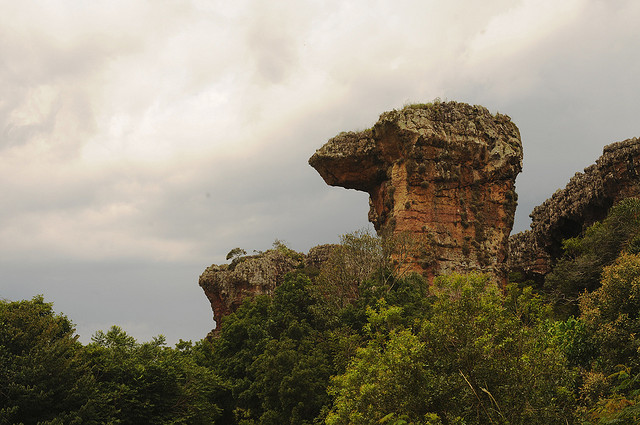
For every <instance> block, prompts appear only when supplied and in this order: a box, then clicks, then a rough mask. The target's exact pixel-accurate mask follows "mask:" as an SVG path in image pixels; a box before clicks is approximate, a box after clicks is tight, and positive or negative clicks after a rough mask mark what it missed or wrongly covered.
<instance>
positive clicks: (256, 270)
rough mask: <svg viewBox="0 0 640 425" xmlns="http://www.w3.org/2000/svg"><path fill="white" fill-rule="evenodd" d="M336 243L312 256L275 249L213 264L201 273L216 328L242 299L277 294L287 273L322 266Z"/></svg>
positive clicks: (322, 246)
mask: <svg viewBox="0 0 640 425" xmlns="http://www.w3.org/2000/svg"><path fill="white" fill-rule="evenodd" d="M335 246H336V245H319V246H316V247H314V248H311V249H310V250H309V254H308V255H304V254H300V253H296V252H293V251H291V250H288V249H287V250H278V249H272V250H268V251H266V252H264V253H261V254H258V255H251V256H246V257H243V258H238V259H236V260H234V261H233V262H232V263H231V264H223V265H216V264H213V265H212V266H210V267H207V269H206V270H205V271H204V272H203V273H202V274H201V275H200V279H199V282H198V283H199V285H200V287H201V288H202V289H203V290H204V293H205V295H206V296H207V298H208V299H209V302H210V303H211V308H212V310H213V318H214V320H215V322H216V329H218V328H219V326H220V323H221V320H222V318H223V317H224V316H227V315H228V314H231V313H233V312H235V311H236V310H237V309H238V307H240V305H241V304H242V302H243V301H244V300H245V299H247V298H252V297H254V296H256V295H273V291H274V290H275V289H276V287H277V286H278V285H279V284H280V283H282V281H283V278H284V276H285V275H286V274H287V273H289V272H291V271H293V270H294V269H296V268H299V267H315V268H319V267H320V266H321V265H322V263H323V262H325V261H326V260H327V259H328V258H329V256H330V255H331V251H332V249H333V248H334V247H335Z"/></svg>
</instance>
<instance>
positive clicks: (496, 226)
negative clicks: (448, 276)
mask: <svg viewBox="0 0 640 425" xmlns="http://www.w3.org/2000/svg"><path fill="white" fill-rule="evenodd" d="M309 164H310V165H311V166H312V167H313V168H315V169H316V170H317V171H318V173H320V175H321V176H322V178H323V179H324V180H325V182H326V183H327V184H329V185H333V186H341V187H345V188H349V189H357V190H361V191H365V192H368V193H369V196H370V211H369V220H370V221H371V222H372V223H373V224H374V226H375V228H376V230H377V231H378V232H379V233H380V234H382V235H386V236H393V237H397V238H400V239H403V240H408V239H409V240H411V241H412V248H411V250H412V252H411V253H410V255H406V253H402V255H401V254H397V255H396V261H398V263H399V264H398V267H399V268H402V269H404V270H410V271H418V272H421V273H423V274H425V275H426V276H428V277H430V278H432V277H434V276H435V275H438V274H440V273H446V272H469V271H483V272H488V273H490V274H493V275H494V276H496V277H498V279H499V280H500V281H504V280H505V279H506V272H507V268H506V256H507V245H508V237H509V233H510V232H511V228H512V226H513V218H514V213H515V208H516V199H517V197H516V193H515V190H514V183H515V178H516V176H517V175H518V173H519V172H520V171H521V169H522V144H521V142H520V133H519V131H518V128H517V127H516V126H515V124H513V123H512V122H511V119H510V118H509V117H508V116H506V115H501V114H496V115H493V114H491V113H490V112H489V111H488V110H487V109H486V108H484V107H482V106H472V105H468V104H464V103H457V102H446V103H441V102H437V103H433V104H425V105H412V106H408V107H406V108H404V109H402V110H399V111H396V110H394V111H390V112H385V113H383V114H382V115H381V116H380V119H379V120H378V122H377V123H376V124H375V125H374V126H373V128H372V129H369V130H365V131H362V132H359V133H341V134H339V135H338V136H336V137H334V138H332V139H331V140H329V141H328V142H327V143H326V144H325V145H324V146H322V147H321V148H320V149H319V150H318V151H316V153H315V154H314V155H313V156H312V157H311V158H310V160H309ZM407 236H410V237H409V238H407ZM401 245H403V246H406V244H401ZM405 259H406V260H405Z"/></svg>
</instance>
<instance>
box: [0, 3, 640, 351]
mask: <svg viewBox="0 0 640 425" xmlns="http://www.w3.org/2000/svg"><path fill="white" fill-rule="evenodd" d="M0 6H1V7H2V9H1V10H2V13H1V14H0V132H1V133H0V195H1V197H2V208H1V209H0V297H1V298H7V299H10V300H18V299H30V298H31V297H33V296H34V295H36V294H43V295H44V296H45V299H46V300H47V301H51V302H54V308H55V310H56V311H59V312H63V313H65V314H66V315H67V316H69V317H70V318H71V320H72V321H73V322H74V323H75V324H76V326H77V330H78V333H79V334H80V336H81V340H82V341H83V342H88V341H89V340H90V337H91V335H92V334H93V333H94V332H95V331H97V330H99V329H103V330H105V329H108V328H109V327H110V326H111V325H113V324H117V325H120V326H122V327H123V328H124V329H125V330H126V331H127V332H129V333H130V334H131V335H133V336H135V337H136V338H138V339H139V340H142V341H146V340H148V339H150V338H151V337H152V336H154V335H157V334H161V333H162V334H164V335H166V336H167V338H168V341H169V342H170V343H171V344H173V343H174V342H176V341H177V340H178V339H179V338H182V339H192V340H196V339H200V338H202V337H204V336H205V335H206V333H207V332H208V331H209V330H210V329H211V328H212V327H213V325H214V323H213V320H212V313H211V309H210V306H209V303H208V301H207V299H206V297H205V296H204V293H203V292H202V290H201V289H200V287H199V286H198V276H199V275H200V273H201V272H202V271H203V270H204V269H205V268H206V267H207V266H209V265H210V264H212V263H223V262H225V255H226V254H227V252H229V250H230V249H232V248H234V247H241V248H244V249H245V250H247V251H248V252H251V251H252V250H254V249H255V250H265V249H268V248H270V247H271V244H272V243H273V241H274V240H275V239H280V240H283V241H285V242H287V243H288V245H289V246H290V247H291V248H293V249H296V250H298V251H307V250H308V249H309V248H310V247H312V246H314V245H317V244H321V243H329V242H337V241H338V237H339V235H341V234H343V233H346V232H350V231H353V230H357V229H360V228H363V227H366V226H368V222H367V211H368V201H367V199H368V197H367V195H366V194H364V193H361V192H356V191H352V190H345V189H341V188H332V187H329V186H327V185H325V184H324V182H323V180H322V178H321V177H320V176H319V175H318V174H317V173H316V172H315V170H313V169H312V168H311V167H310V166H309V165H308V164H307V160H308V158H309V157H310V156H311V155H312V154H313V153H314V152H315V150H316V149H317V148H319V147H320V146H322V145H323V144H324V143H325V142H326V141H327V140H328V139H329V138H331V137H333V136H334V135H336V134H337V133H339V132H340V131H347V130H361V129H364V128H368V127H370V126H371V125H372V124H373V123H375V122H376V121H377V119H378V116H379V115H380V113H382V112H384V111H387V110H391V109H394V108H401V107H402V106H403V105H405V104H408V103H416V102H428V101H431V100H433V99H434V98H436V97H439V98H441V99H443V100H445V99H447V100H457V101H462V102H468V103H471V104H481V105H484V106H486V107H487V108H488V109H489V110H490V111H492V112H494V113H495V112H500V113H503V114H507V115H509V116H510V117H511V118H512V120H513V121H514V122H515V124H516V125H517V126H518V127H519V128H520V132H521V135H522V142H523V145H524V153H525V157H524V170H523V172H522V174H521V175H520V176H519V177H518V180H517V191H518V193H519V197H520V205H519V207H518V212H517V217H516V225H515V230H516V231H519V230H523V229H525V228H527V227H528V225H529V221H528V215H529V213H530V212H531V210H532V208H533V207H534V206H535V205H538V204H540V203H542V202H543V201H544V200H545V199H546V198H548V197H549V196H550V195H551V194H552V193H553V192H554V191H555V190H556V189H558V188H561V187H564V185H565V184H566V183H567V181H568V179H569V178H570V177H571V176H572V175H573V174H574V173H575V172H577V171H581V170H582V169H583V168H584V167H586V166H587V165H589V164H591V163H593V162H594V161H595V160H596V158H597V157H598V156H599V155H600V154H601V153H602V148H603V146H604V145H606V144H609V143H612V142H615V141H620V140H624V139H627V138H630V137H634V136H640V129H639V128H638V127H639V126H638V122H639V116H640V96H639V94H640V78H639V76H640V54H639V53H638V52H640V30H639V29H638V22H640V2H638V1H634V0H629V1H624V0H606V1H587V0H563V1H557V0H534V1H528V0H524V1H507V0H485V1H482V2H477V1H469V0H468V1H460V0H447V1H428V0H413V1H406V0H390V1H372V0H366V1H365V0H362V1H353V0H349V1H345V0H339V1H325V0H323V1H320V0H318V1H311V0H308V1H307V0H295V1H275V2H273V1H272V2H268V1H259V0H246V1H240V0H236V1H234V2H229V1H206V0H202V1H197V0H192V1H186V0H185V1H137V0H123V1H119V0H109V1H96V0H94V1H80V0H78V1H14V0H0Z"/></svg>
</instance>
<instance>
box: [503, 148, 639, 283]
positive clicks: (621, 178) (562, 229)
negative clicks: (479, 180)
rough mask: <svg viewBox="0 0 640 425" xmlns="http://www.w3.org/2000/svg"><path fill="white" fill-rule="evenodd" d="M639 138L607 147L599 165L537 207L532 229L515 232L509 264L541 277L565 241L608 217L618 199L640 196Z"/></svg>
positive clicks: (526, 273) (599, 160) (532, 276)
mask: <svg viewBox="0 0 640 425" xmlns="http://www.w3.org/2000/svg"><path fill="white" fill-rule="evenodd" d="M639 167H640V140H639V139H637V138H633V139H628V140H625V141H622V142H618V143H613V144H611V145H608V146H605V148H604V150H603V154H602V156H601V157H600V158H598V160H597V161H596V163H595V164H593V165H590V166H589V167H587V168H585V169H584V172H583V173H576V174H575V175H574V176H573V177H572V178H571V180H570V181H569V183H568V184H567V186H566V187H565V188H564V189H561V190H558V191H556V193H554V194H553V196H552V197H551V198H550V199H547V200H546V201H545V202H544V203H543V204H542V205H539V206H537V207H536V208H534V210H533V212H532V213H531V215H530V216H531V229H530V230H527V231H525V232H521V233H518V234H516V235H513V236H511V238H510V240H509V245H510V247H509V250H510V254H509V266H510V268H511V269H512V270H514V271H519V272H523V273H524V274H525V275H526V276H527V277H529V278H533V279H536V280H538V279H541V278H542V277H544V275H545V274H547V273H548V272H549V271H550V269H551V267H552V266H553V264H554V262H555V261H556V260H557V259H558V258H559V257H560V256H561V255H562V241H563V240H564V239H567V238H571V237H574V236H577V235H579V234H580V233H581V232H582V231H583V230H585V229H586V227H588V226H590V225H591V224H593V223H594V222H596V221H599V220H602V219H603V218H605V217H606V215H607V212H608V211H609V209H610V208H611V207H612V206H613V205H614V204H615V203H616V202H618V201H620V200H622V199H624V198H628V197H638V196H640V168H639Z"/></svg>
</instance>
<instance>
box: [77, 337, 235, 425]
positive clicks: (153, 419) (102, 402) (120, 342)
mask: <svg viewBox="0 0 640 425" xmlns="http://www.w3.org/2000/svg"><path fill="white" fill-rule="evenodd" d="M92 339H93V342H92V343H91V344H89V345H88V346H87V347H86V348H85V353H84V355H85V358H86V361H87V362H88V364H89V365H91V368H92V370H93V373H94V375H95V377H96V380H97V383H98V388H99V393H100V398H99V406H100V410H99V413H100V417H101V421H102V422H103V423H118V424H212V423H216V419H218V418H219V417H220V415H221V408H220V407H218V405H217V401H218V400H219V398H220V397H221V394H223V393H224V385H223V383H222V381H221V380H220V379H219V378H218V377H217V376H216V375H215V374H214V373H213V372H212V371H211V370H210V369H208V368H206V367H202V366H200V365H198V364H197V363H196V362H195V360H194V357H193V356H192V355H191V349H192V347H191V344H190V343H184V342H182V343H180V344H179V348H176V349H172V348H169V347H166V346H165V344H164V338H163V337H161V336H160V337H156V338H154V339H153V340H152V341H150V342H146V343H138V342H137V341H136V340H135V339H134V338H133V337H131V336H129V335H127V333H126V332H124V331H123V330H122V329H121V328H119V327H117V326H113V327H112V328H111V329H110V330H109V331H107V332H106V333H105V332H102V331H99V332H97V333H96V334H95V335H94V336H93V338H92Z"/></svg>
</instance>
